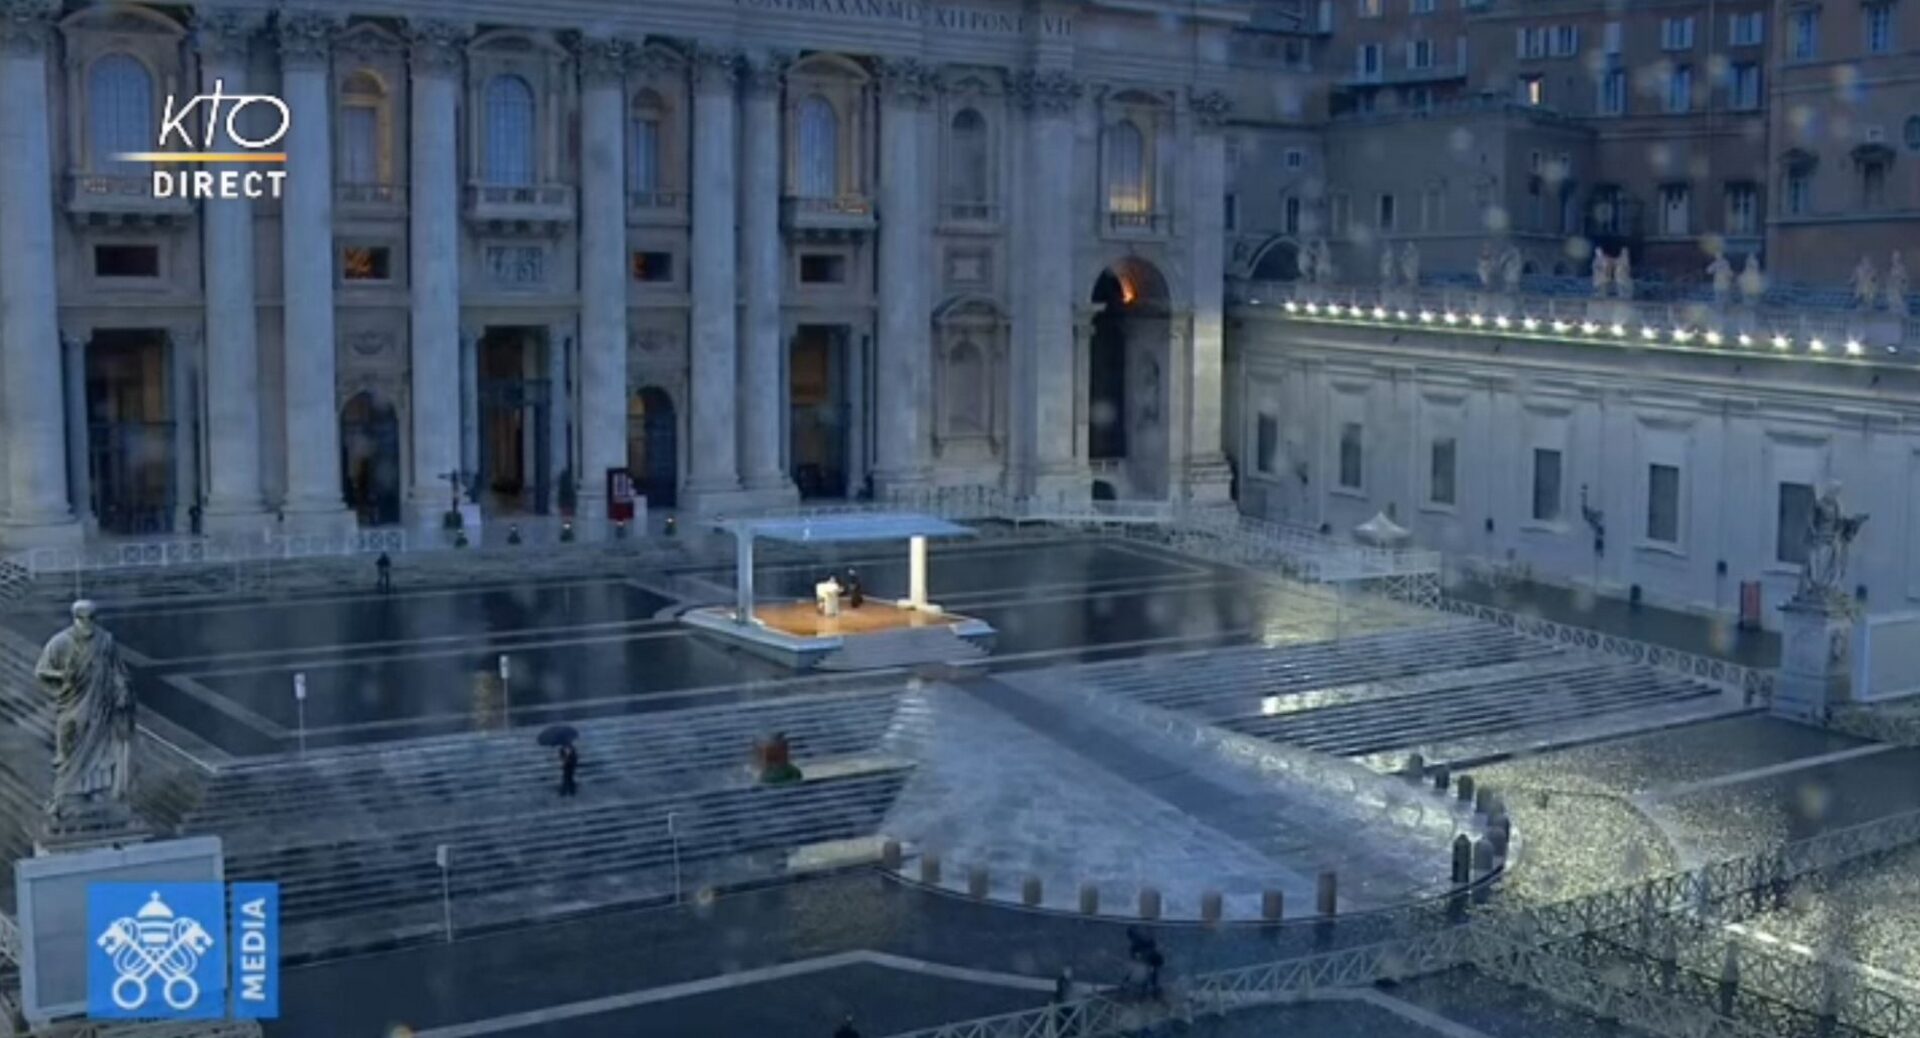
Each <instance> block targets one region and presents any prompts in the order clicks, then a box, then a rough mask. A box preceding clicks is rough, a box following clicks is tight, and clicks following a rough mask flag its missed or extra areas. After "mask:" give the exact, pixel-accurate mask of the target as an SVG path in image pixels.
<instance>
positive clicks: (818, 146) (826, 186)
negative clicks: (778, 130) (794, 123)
mask: <svg viewBox="0 0 1920 1038" xmlns="http://www.w3.org/2000/svg"><path fill="white" fill-rule="evenodd" d="M798 167H799V176H798V178H797V179H798V181H799V184H798V186H799V189H800V192H799V193H800V197H802V198H836V197H838V196H839V194H840V115H839V113H837V112H835V111H834V110H833V103H832V102H830V101H828V100H827V99H826V98H824V97H821V96H820V95H818V94H814V95H813V96H811V97H808V98H807V99H806V100H804V101H802V102H800V153H799V163H798Z"/></svg>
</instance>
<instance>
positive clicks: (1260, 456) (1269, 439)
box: [1253, 413, 1280, 475]
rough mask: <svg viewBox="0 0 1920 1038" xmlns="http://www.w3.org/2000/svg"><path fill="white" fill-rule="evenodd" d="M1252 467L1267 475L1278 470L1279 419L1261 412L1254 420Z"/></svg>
mask: <svg viewBox="0 0 1920 1038" xmlns="http://www.w3.org/2000/svg"><path fill="white" fill-rule="evenodd" d="M1253 439H1254V446H1253V457H1254V467H1255V468H1256V469H1258V470H1259V471H1261V472H1265V473H1267V474H1268V475H1274V474H1276V473H1278V472H1279V471H1280V419H1278V418H1276V417H1274V416H1273V415H1270V414H1264V413H1263V414H1261V415H1260V416H1259V418H1257V419H1255V421H1254V433H1253Z"/></svg>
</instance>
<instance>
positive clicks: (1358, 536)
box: [1353, 512, 1413, 548]
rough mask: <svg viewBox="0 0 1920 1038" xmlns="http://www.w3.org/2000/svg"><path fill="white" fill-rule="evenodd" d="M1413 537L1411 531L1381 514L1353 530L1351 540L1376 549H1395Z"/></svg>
mask: <svg viewBox="0 0 1920 1038" xmlns="http://www.w3.org/2000/svg"><path fill="white" fill-rule="evenodd" d="M1412 537H1413V531H1411V530H1409V529H1407V528H1406V527H1404V526H1401V525H1400V524H1399V523H1396V522H1394V521H1393V520H1392V519H1391V518H1390V517H1388V515H1387V513H1385V512H1381V513H1379V514H1377V515H1375V516H1374V517H1373V518H1371V519H1369V520H1367V521H1366V522H1364V523H1361V524H1360V525H1359V526H1356V527H1354V528H1353V538H1354V540H1357V541H1359V542H1360V543H1361V544H1369V545H1372V546H1373V547H1376V548H1397V547H1399V546H1401V545H1403V544H1405V543H1407V541H1408V540H1410V539H1411V538H1412Z"/></svg>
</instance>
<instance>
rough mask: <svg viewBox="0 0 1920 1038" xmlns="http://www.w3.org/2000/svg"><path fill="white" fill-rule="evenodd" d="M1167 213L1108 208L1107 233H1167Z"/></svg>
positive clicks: (1142, 234) (1128, 234) (1135, 234)
mask: <svg viewBox="0 0 1920 1038" xmlns="http://www.w3.org/2000/svg"><path fill="white" fill-rule="evenodd" d="M1169 222H1170V221H1169V220H1168V218H1167V214H1165V213H1155V212H1139V211H1136V210H1130V209H1127V210H1123V209H1109V210H1107V233H1108V234H1117V235H1125V236H1129V237H1134V236H1146V235H1156V234H1165V233H1167V227H1168V224H1169Z"/></svg>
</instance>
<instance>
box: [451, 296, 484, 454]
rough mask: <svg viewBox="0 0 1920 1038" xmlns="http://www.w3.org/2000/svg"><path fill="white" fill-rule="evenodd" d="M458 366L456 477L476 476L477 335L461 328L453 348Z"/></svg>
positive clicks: (477, 426) (478, 390)
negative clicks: (457, 358)
mask: <svg viewBox="0 0 1920 1038" xmlns="http://www.w3.org/2000/svg"><path fill="white" fill-rule="evenodd" d="M455 349H456V350H457V351H458V353H459V364H460V401H459V402H460V409H459V410H460V477H461V478H462V479H466V478H468V477H472V478H474V479H478V478H479V475H480V334H479V333H478V332H476V331H473V330H472V329H467V328H463V329H461V331H460V340H459V342H457V343H456V344H455Z"/></svg>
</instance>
